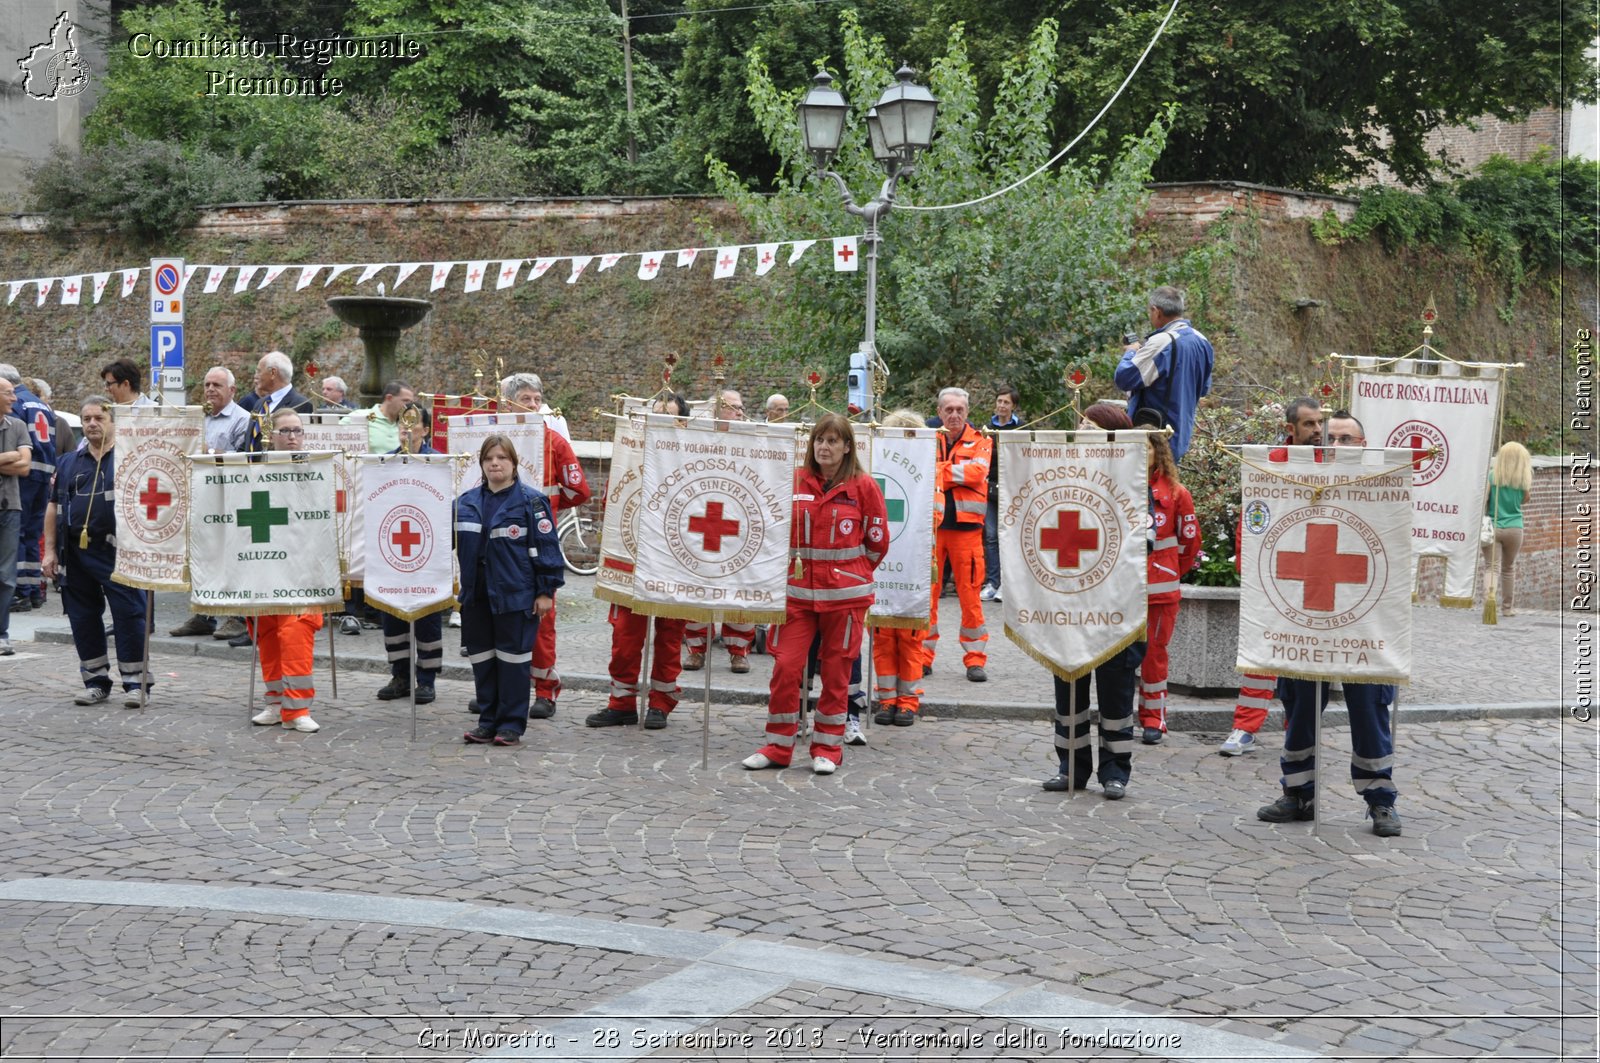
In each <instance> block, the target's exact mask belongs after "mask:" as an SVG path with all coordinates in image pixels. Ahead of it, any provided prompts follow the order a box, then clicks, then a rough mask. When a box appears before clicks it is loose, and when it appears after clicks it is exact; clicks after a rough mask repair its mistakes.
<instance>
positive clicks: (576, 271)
mask: <svg viewBox="0 0 1600 1063" xmlns="http://www.w3.org/2000/svg"><path fill="white" fill-rule="evenodd" d="M593 261H594V256H593V255H574V256H573V257H572V273H571V275H570V276H568V277H567V283H568V284H577V283H578V278H579V277H581V276H583V271H584V270H585V269H587V268H589V263H591V262H593Z"/></svg>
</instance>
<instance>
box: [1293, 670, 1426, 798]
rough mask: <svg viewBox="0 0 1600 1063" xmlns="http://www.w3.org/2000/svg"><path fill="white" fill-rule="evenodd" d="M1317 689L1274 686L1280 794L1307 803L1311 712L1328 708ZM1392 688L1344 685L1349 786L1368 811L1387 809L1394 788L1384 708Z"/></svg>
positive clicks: (1305, 683) (1312, 786) (1312, 781)
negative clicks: (1279, 710)
mask: <svg viewBox="0 0 1600 1063" xmlns="http://www.w3.org/2000/svg"><path fill="white" fill-rule="evenodd" d="M1317 686H1318V684H1317V683H1315V682H1313V681H1311V680H1308V679H1280V680H1278V697H1279V698H1281V699H1282V700H1283V715H1284V735H1283V756H1282V757H1281V758H1280V761H1279V763H1280V765H1281V766H1282V768H1283V792H1284V793H1286V794H1294V795H1295V796H1296V797H1302V798H1305V799H1307V800H1309V799H1311V798H1312V797H1314V796H1315V795H1316V789H1317V754H1316V742H1317V732H1316V725H1317V723H1316V721H1317V718H1316V715H1315V714H1316V712H1317V711H1319V710H1320V709H1324V708H1326V707H1327V705H1328V684H1326V683H1323V684H1321V686H1322V699H1321V704H1320V705H1319V704H1317ZM1393 703H1394V687H1392V686H1390V685H1388V684H1386V683H1346V684H1345V685H1344V705H1345V709H1346V710H1347V711H1348V712H1349V714H1350V745H1351V756H1350V782H1351V783H1352V784H1353V785H1354V786H1355V788H1356V793H1358V794H1360V795H1361V798H1362V800H1364V801H1366V803H1367V804H1368V805H1372V806H1375V807H1386V806H1392V805H1393V804H1394V801H1395V797H1396V795H1397V793H1398V791H1396V790H1395V788H1394V736H1393V735H1392V734H1390V732H1389V706H1390V705H1391V704H1393Z"/></svg>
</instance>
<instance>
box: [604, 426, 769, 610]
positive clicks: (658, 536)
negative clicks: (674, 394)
mask: <svg viewBox="0 0 1600 1063" xmlns="http://www.w3.org/2000/svg"><path fill="white" fill-rule="evenodd" d="M794 452H795V433H794V426H793V425H785V424H777V425H765V424H749V423H747V422H743V421H733V422H729V421H719V422H712V421H691V422H689V423H687V424H683V423H680V422H679V421H678V419H677V418H676V417H669V416H665V415H661V414H650V415H649V416H647V417H646V418H645V432H644V476H643V480H642V483H641V485H640V498H639V530H638V537H637V539H636V540H635V548H636V551H637V556H636V557H635V558H634V564H635V568H634V573H633V595H634V601H635V605H634V606H633V608H634V610H635V611H636V612H641V613H648V614H650V615H652V616H672V617H684V618H687V619H690V620H723V621H734V622H737V623H756V624H759V623H775V622H778V621H781V620H783V618H784V610H785V607H786V605H787V602H788V585H789V527H790V523H791V506H792V504H793V498H794Z"/></svg>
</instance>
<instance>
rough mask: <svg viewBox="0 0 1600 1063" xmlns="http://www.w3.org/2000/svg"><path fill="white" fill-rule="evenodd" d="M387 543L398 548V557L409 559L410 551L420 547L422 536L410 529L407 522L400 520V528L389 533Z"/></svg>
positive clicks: (409, 524) (409, 523)
mask: <svg viewBox="0 0 1600 1063" xmlns="http://www.w3.org/2000/svg"><path fill="white" fill-rule="evenodd" d="M389 541H390V542H391V543H393V544H394V545H395V546H397V547H399V548H400V556H401V557H404V558H409V557H410V556H411V551H412V550H413V549H415V548H416V547H418V546H421V545H422V535H421V534H420V533H419V532H417V531H416V529H414V528H412V527H411V522H410V521H409V520H402V521H401V522H400V527H398V528H396V529H395V530H394V531H392V532H390V533H389Z"/></svg>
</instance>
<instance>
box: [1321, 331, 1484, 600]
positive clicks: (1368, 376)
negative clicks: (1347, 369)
mask: <svg viewBox="0 0 1600 1063" xmlns="http://www.w3.org/2000/svg"><path fill="white" fill-rule="evenodd" d="M1352 362H1353V363H1354V364H1355V365H1356V366H1357V367H1359V368H1361V369H1372V368H1373V367H1375V366H1376V365H1378V364H1380V363H1379V362H1378V360H1377V359H1375V358H1356V359H1352ZM1381 364H1385V365H1392V366H1393V371H1392V372H1385V373H1378V372H1356V373H1354V374H1352V379H1351V389H1350V412H1351V413H1353V414H1355V415H1356V417H1357V418H1358V419H1359V420H1360V421H1361V424H1362V427H1364V428H1365V429H1366V434H1367V444H1368V445H1369V446H1374V447H1398V448H1401V449H1403V450H1408V451H1410V452H1411V468H1412V476H1413V481H1412V492H1411V502H1412V505H1413V506H1414V507H1415V513H1414V515H1413V517H1412V522H1411V545H1412V548H1413V549H1412V555H1411V563H1410V567H1409V568H1408V569H1407V572H1408V573H1409V575H1410V583H1409V584H1408V586H1411V587H1415V586H1416V569H1417V562H1418V561H1419V560H1420V559H1422V558H1424V557H1442V558H1444V559H1445V562H1444V564H1445V569H1444V590H1443V591H1442V592H1441V593H1440V595H1439V604H1440V605H1448V606H1455V607H1457V608H1461V609H1470V608H1471V607H1472V585H1473V580H1474V577H1475V576H1476V574H1477V565H1478V528H1479V525H1480V524H1481V522H1482V520H1483V502H1484V492H1485V490H1486V489H1487V487H1488V476H1489V461H1490V459H1491V458H1493V457H1494V441H1495V439H1496V437H1497V435H1498V433H1497V432H1496V428H1497V427H1498V425H1499V422H1500V382H1501V373H1502V372H1503V370H1502V369H1501V368H1500V367H1499V366H1494V367H1492V368H1489V367H1469V366H1464V365H1461V364H1458V363H1456V362H1449V361H1430V362H1427V363H1418V362H1414V361H1412V360H1411V359H1408V358H1403V359H1400V360H1399V361H1396V362H1392V363H1389V362H1385V363H1381ZM1423 364H1426V365H1427V366H1428V375H1427V376H1418V375H1416V374H1415V372H1414V370H1416V369H1417V368H1418V367H1419V366H1420V365H1423ZM1464 371H1470V372H1473V373H1479V374H1481V375H1474V376H1470V377H1469V376H1466V375H1464Z"/></svg>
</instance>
